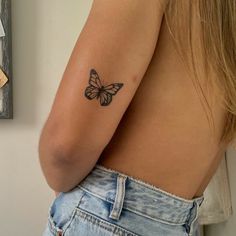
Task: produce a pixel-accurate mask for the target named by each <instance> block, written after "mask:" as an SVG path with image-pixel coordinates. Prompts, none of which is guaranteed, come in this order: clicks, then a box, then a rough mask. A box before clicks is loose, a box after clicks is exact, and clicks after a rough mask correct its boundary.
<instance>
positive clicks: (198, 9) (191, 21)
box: [165, 0, 236, 144]
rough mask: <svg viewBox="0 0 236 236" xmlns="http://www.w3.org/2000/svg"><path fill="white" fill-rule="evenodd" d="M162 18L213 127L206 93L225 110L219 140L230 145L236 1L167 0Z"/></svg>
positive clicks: (235, 89) (235, 119)
mask: <svg viewBox="0 0 236 236" xmlns="http://www.w3.org/2000/svg"><path fill="white" fill-rule="evenodd" d="M165 19H166V22H167V26H168V28H169V30H170V33H171V35H172V36H173V39H174V42H175V45H176V48H177V50H178V52H179V53H180V55H181V57H182V58H183V60H184V61H185V62H186V65H187V67H188V69H189V71H191V74H192V75H193V78H194V80H193V82H194V85H195V86H196V87H195V88H196V89H197V91H200V93H199V95H202V96H203V101H204V103H202V104H203V107H204V109H205V111H206V115H207V118H208V121H209V124H210V125H212V127H213V128H214V118H213V115H212V114H213V113H212V108H211V105H210V102H211V100H208V98H207V97H208V96H209V94H211V95H212V94H213V95H214V96H212V97H211V98H214V99H217V102H220V103H222V106H223V107H224V108H225V109H226V111H227V113H226V114H227V115H226V119H225V124H224V130H223V133H222V136H221V141H222V142H225V143H227V144H230V143H231V142H232V141H234V139H235V137H236V29H235V25H236V1H235V0H170V1H169V4H168V5H167V8H166V11H165ZM193 26H194V27H193ZM187 49H189V50H187ZM203 77H204V78H205V79H204V80H202V81H201V79H202V78H203ZM202 82H203V83H202ZM231 144H232V143H231Z"/></svg>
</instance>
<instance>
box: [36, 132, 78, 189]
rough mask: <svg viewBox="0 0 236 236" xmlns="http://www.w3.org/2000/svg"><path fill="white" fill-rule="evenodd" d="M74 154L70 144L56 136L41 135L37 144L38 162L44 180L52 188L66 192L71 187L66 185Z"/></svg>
mask: <svg viewBox="0 0 236 236" xmlns="http://www.w3.org/2000/svg"><path fill="white" fill-rule="evenodd" d="M74 155H75V154H74V150H73V148H72V145H64V144H62V143H61V141H58V140H57V138H56V137H50V138H49V137H48V136H46V135H41V137H40V140H39V144H38V156H39V162H40V166H41V169H42V172H43V175H44V177H45V179H46V182H47V184H48V186H49V187H50V188H51V189H52V190H54V191H56V192H67V191H69V190H70V189H71V188H72V187H73V186H70V185H68V179H69V173H70V169H71V166H73V165H74V164H73V159H74ZM77 161H78V160H77ZM77 164H78V162H77Z"/></svg>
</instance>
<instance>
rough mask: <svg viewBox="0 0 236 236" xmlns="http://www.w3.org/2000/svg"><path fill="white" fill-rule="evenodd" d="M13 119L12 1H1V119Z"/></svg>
mask: <svg viewBox="0 0 236 236" xmlns="http://www.w3.org/2000/svg"><path fill="white" fill-rule="evenodd" d="M12 118H13V104H12V48H11V0H0V119H12Z"/></svg>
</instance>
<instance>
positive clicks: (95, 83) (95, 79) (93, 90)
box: [84, 69, 102, 100]
mask: <svg viewBox="0 0 236 236" xmlns="http://www.w3.org/2000/svg"><path fill="white" fill-rule="evenodd" d="M101 88H102V85H101V81H100V79H99V76H98V74H97V72H96V71H95V70H94V69H92V70H91V71H90V78H89V86H88V87H87V88H86V89H85V93H84V95H85V97H86V98H88V99H90V100H91V99H93V98H95V97H98V95H99V91H100V90H101Z"/></svg>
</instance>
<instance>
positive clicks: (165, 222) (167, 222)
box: [78, 186, 185, 225]
mask: <svg viewBox="0 0 236 236" xmlns="http://www.w3.org/2000/svg"><path fill="white" fill-rule="evenodd" d="M78 187H79V188H81V189H83V190H84V191H86V192H88V193H89V194H91V195H93V196H95V197H98V198H99V199H102V200H104V201H107V202H109V203H113V202H112V201H110V200H108V199H105V198H103V197H101V196H100V195H97V194H95V193H93V192H90V191H89V190H87V189H85V188H83V187H81V186H78ZM124 209H126V210H129V211H131V212H133V213H136V214H138V215H140V216H144V217H146V218H148V219H151V220H154V221H157V222H161V223H163V224H169V225H183V224H184V223H185V220H184V221H183V222H181V223H171V222H169V221H164V220H161V219H159V218H155V219H154V218H152V217H150V216H147V215H144V214H142V213H141V212H139V211H135V210H133V209H132V208H129V207H124Z"/></svg>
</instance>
